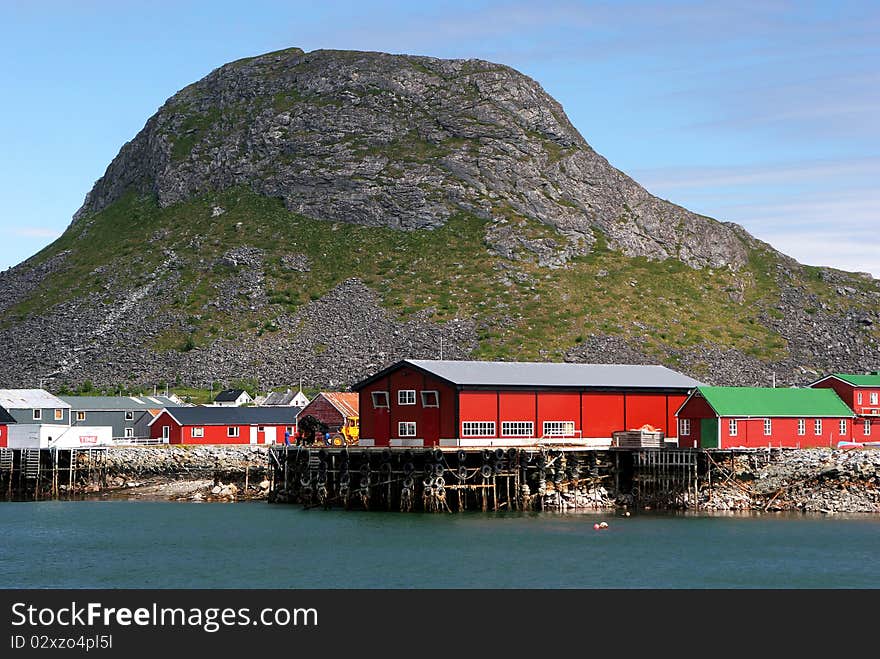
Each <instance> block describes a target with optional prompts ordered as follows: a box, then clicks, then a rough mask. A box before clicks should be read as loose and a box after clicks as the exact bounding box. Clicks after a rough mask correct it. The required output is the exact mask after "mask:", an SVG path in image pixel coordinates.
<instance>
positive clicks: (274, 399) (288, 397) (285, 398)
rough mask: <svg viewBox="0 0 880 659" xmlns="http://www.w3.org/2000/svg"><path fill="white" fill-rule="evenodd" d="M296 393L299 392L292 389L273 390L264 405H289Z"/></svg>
mask: <svg viewBox="0 0 880 659" xmlns="http://www.w3.org/2000/svg"><path fill="white" fill-rule="evenodd" d="M296 394H297V392H295V391H291V390H290V389H288V390H287V391H273V392H272V393H270V394H269V395H268V396H266V400H264V401H263V405H289V404H290V401H292V400H293V397H294V396H296Z"/></svg>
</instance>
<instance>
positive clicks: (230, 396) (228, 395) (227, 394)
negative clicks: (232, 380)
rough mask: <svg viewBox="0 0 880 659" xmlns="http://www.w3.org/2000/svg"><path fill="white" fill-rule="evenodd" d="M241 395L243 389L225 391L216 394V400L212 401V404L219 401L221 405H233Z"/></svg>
mask: <svg viewBox="0 0 880 659" xmlns="http://www.w3.org/2000/svg"><path fill="white" fill-rule="evenodd" d="M243 393H245V391H244V389H227V390H226V391H221V392H220V393H219V394H217V398H215V399H214V402H217V401H220V402H221V403H234V402H235V401H237V400H238V397H239V396H241V395H242V394H243Z"/></svg>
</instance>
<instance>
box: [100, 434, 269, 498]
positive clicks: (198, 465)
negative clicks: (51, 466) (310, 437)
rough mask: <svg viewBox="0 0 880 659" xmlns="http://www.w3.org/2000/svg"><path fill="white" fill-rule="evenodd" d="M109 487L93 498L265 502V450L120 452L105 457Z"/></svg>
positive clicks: (223, 448)
mask: <svg viewBox="0 0 880 659" xmlns="http://www.w3.org/2000/svg"><path fill="white" fill-rule="evenodd" d="M103 459H104V461H105V462H104V467H105V470H106V479H105V481H106V485H105V486H103V487H101V486H97V485H93V486H92V487H91V488H89V489H90V492H89V494H91V495H100V496H101V497H102V498H114V499H158V500H172V501H227V502H230V501H249V500H265V499H266V495H267V493H268V491H269V480H268V476H269V471H268V469H267V461H268V459H269V458H268V449H267V448H266V447H265V446H249V445H248V446H144V447H115V448H113V449H111V450H108V451H107V452H106V454H105V455H104V458H103Z"/></svg>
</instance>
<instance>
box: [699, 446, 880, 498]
mask: <svg viewBox="0 0 880 659" xmlns="http://www.w3.org/2000/svg"><path fill="white" fill-rule="evenodd" d="M733 470H734V474H733V478H729V476H730V475H731V471H730V463H729V462H727V461H722V462H721V464H720V465H719V467H718V468H717V469H715V470H714V471H713V474H712V478H713V484H712V486H711V487H709V485H708V482H706V483H703V485H702V489H701V491H700V502H699V503H700V508H701V509H703V510H753V511H773V510H775V511H781V510H787V511H802V512H810V513H816V512H818V513H877V512H880V451H878V450H833V449H807V450H792V451H782V452H781V453H777V454H776V455H775V457H774V458H773V459H772V460H771V461H770V462H769V463H764V462H763V461H762V460H761V459H760V455H757V456H755V455H751V456H748V455H743V456H738V457H737V458H736V459H735V460H734V469H733ZM728 478H729V479H728Z"/></svg>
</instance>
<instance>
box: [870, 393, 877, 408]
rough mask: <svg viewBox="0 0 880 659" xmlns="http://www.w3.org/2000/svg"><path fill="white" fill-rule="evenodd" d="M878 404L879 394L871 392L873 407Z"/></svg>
mask: <svg viewBox="0 0 880 659" xmlns="http://www.w3.org/2000/svg"><path fill="white" fill-rule="evenodd" d="M876 404H877V392H876V391H872V392H871V405H876Z"/></svg>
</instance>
